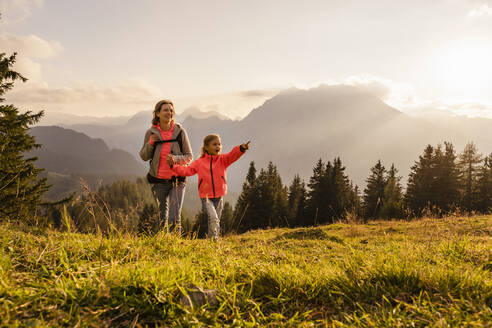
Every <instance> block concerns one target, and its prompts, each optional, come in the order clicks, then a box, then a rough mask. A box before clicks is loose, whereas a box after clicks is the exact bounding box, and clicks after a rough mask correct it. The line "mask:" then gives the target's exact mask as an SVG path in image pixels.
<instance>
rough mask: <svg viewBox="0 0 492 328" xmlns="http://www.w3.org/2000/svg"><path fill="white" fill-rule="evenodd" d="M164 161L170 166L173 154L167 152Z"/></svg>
mask: <svg viewBox="0 0 492 328" xmlns="http://www.w3.org/2000/svg"><path fill="white" fill-rule="evenodd" d="M166 162H167V164H169V166H170V167H172V166H173V165H174V157H173V155H171V154H167V158H166Z"/></svg>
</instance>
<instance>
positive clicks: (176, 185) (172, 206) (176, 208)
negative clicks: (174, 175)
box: [151, 182, 186, 234]
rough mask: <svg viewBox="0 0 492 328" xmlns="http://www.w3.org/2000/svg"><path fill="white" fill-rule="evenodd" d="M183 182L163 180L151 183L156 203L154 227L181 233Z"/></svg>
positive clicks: (184, 184) (184, 185)
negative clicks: (162, 181)
mask: <svg viewBox="0 0 492 328" xmlns="http://www.w3.org/2000/svg"><path fill="white" fill-rule="evenodd" d="M185 187H186V183H185V182H164V183H155V184H152V187H151V190H152V194H153V195H154V199H155V201H156V204H157V209H158V210H157V221H156V226H155V229H156V231H157V232H158V231H160V230H162V229H166V231H167V232H171V231H174V230H176V232H178V233H180V234H181V208H182V207H183V198H184V193H185Z"/></svg>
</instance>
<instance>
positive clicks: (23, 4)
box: [0, 0, 44, 24]
mask: <svg viewBox="0 0 492 328" xmlns="http://www.w3.org/2000/svg"><path fill="white" fill-rule="evenodd" d="M43 2H44V1H43V0H0V13H1V14H2V22H3V23H5V24H17V23H23V22H24V21H25V20H26V19H27V18H28V17H29V16H30V15H31V10H32V8H33V7H37V8H40V7H42V6H43Z"/></svg>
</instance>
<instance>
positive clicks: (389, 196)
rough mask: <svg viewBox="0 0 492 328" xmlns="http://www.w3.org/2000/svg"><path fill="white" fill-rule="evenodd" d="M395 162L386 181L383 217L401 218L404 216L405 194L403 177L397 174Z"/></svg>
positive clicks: (382, 209) (382, 208)
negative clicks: (402, 185)
mask: <svg viewBox="0 0 492 328" xmlns="http://www.w3.org/2000/svg"><path fill="white" fill-rule="evenodd" d="M397 173H398V170H397V169H396V167H395V164H392V165H391V168H390V169H389V171H388V173H387V175H386V181H385V187H384V195H383V206H382V207H381V217H382V218H385V219H392V218H401V217H402V216H403V194H402V187H401V184H400V180H401V177H399V176H397Z"/></svg>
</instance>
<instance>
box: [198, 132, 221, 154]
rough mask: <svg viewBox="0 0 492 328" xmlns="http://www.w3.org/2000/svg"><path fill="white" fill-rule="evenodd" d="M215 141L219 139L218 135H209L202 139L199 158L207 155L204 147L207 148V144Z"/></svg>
mask: <svg viewBox="0 0 492 328" xmlns="http://www.w3.org/2000/svg"><path fill="white" fill-rule="evenodd" d="M215 139H220V136H219V135H218V134H209V135H208V136H206V137H205V138H203V146H202V154H201V155H200V157H203V156H204V155H205V154H208V152H207V150H206V149H205V147H207V146H208V144H209V143H211V142H212V141H213V140H215Z"/></svg>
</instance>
